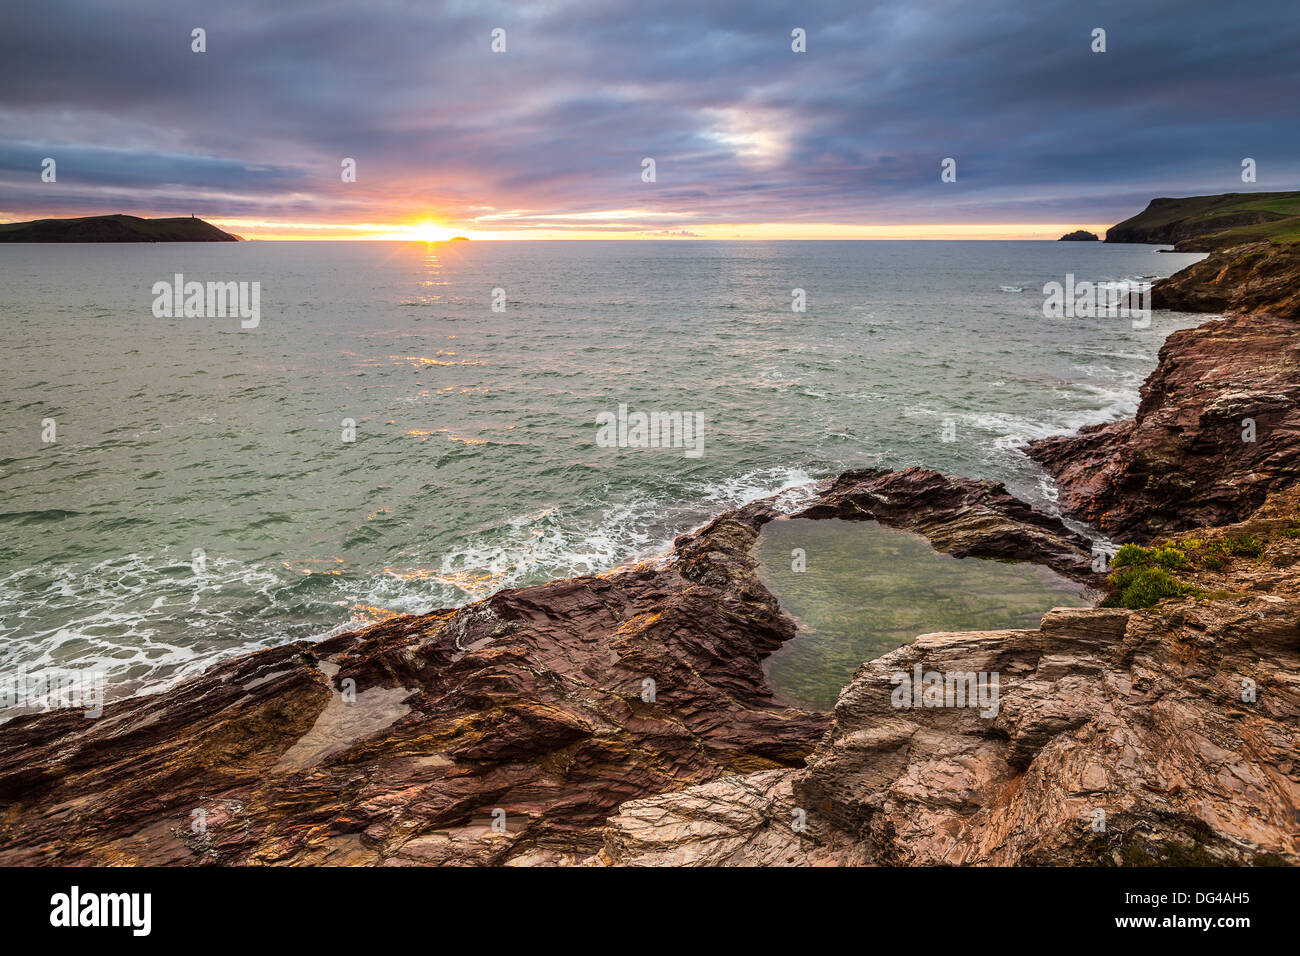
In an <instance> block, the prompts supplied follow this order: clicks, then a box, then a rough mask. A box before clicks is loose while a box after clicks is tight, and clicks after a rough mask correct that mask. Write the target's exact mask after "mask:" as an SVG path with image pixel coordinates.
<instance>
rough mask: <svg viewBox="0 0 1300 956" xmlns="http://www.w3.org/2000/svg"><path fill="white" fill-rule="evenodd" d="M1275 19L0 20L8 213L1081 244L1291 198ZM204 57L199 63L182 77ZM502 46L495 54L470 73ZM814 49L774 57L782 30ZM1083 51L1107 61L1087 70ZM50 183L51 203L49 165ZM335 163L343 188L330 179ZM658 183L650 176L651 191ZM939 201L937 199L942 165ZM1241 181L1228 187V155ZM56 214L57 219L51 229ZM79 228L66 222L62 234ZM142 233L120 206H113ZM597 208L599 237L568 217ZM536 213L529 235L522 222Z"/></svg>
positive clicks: (506, 9)
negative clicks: (788, 227) (893, 232)
mask: <svg viewBox="0 0 1300 956" xmlns="http://www.w3.org/2000/svg"><path fill="white" fill-rule="evenodd" d="M1294 10H1295V8H1294V5H1293V4H1292V3H1289V2H1288V3H1282V2H1269V3H1251V4H1226V3H1222V2H1219V0H1202V2H1172V0H1155V2H1148V3H1142V4H1136V3H1133V2H1132V0H1127V2H1115V3H1109V2H1107V3H1095V4H1091V5H1089V4H1080V3H1078V2H1077V0H1068V2H1067V0H1036V2H1034V3H1019V2H1018V3H988V4H973V3H968V2H963V3H957V2H948V0H898V2H892V0H891V2H886V3H874V4H873V3H862V2H845V3H822V4H815V5H801V4H776V3H763V2H746V3H721V4H713V3H700V2H698V0H695V2H668V3H656V4H644V5H633V4H609V3H603V2H573V3H552V4H537V5H527V6H522V7H519V8H516V6H515V5H513V4H493V3H484V2H480V0H474V2H454V3H443V4H416V3H369V2H365V3H355V4H352V3H326V4H320V3H302V4H298V3H285V2H281V3H277V4H274V5H262V4H252V3H238V2H236V3H227V4H223V5H221V6H220V7H219V8H211V7H209V5H208V4H206V3H189V2H177V0H168V2H157V3H136V4H131V5H129V6H127V5H123V6H121V7H118V8H112V7H109V6H107V5H104V4H102V3H99V2H94V0H80V2H69V0H55V2H46V3H42V4H22V5H13V4H11V5H8V6H7V7H6V8H5V9H4V11H3V13H0V89H3V90H4V91H5V94H4V97H3V100H2V101H0V210H3V211H5V212H7V213H9V214H11V215H21V214H23V213H30V214H33V215H35V214H40V213H47V214H49V213H53V212H72V211H86V212H91V211H119V210H121V209H123V207H124V206H128V205H133V206H134V209H135V210H139V211H145V212H147V211H150V210H152V211H164V210H166V211H171V210H174V209H178V208H180V209H184V210H186V211H190V210H192V209H197V211H198V212H199V213H200V214H208V215H213V216H218V217H219V216H223V215H224V216H236V215H237V216H244V217H250V218H251V217H265V218H269V219H275V218H285V219H296V220H299V221H302V220H309V219H310V220H320V221H324V222H328V221H367V222H384V221H389V222H391V221H394V220H396V219H402V218H405V217H406V216H407V215H408V213H409V214H415V213H418V212H420V211H427V210H435V211H438V212H440V213H441V214H444V215H445V216H446V217H448V218H452V219H456V220H458V221H465V222H469V221H472V220H475V219H476V218H478V217H483V216H487V217H493V218H489V219H486V220H483V225H484V228H494V227H497V226H502V227H504V225H505V224H507V223H518V224H546V225H548V226H556V227H564V226H566V225H567V226H582V227H584V228H589V227H591V226H593V225H599V224H600V223H601V221H602V220H601V219H600V218H599V216H596V217H594V218H593V217H592V216H591V215H590V214H599V213H601V212H602V211H610V210H615V211H628V210H641V211H648V212H650V213H654V212H662V213H666V214H667V213H672V214H678V215H679V216H683V215H684V218H685V221H682V219H680V218H679V219H678V220H677V221H673V222H667V221H665V220H664V219H662V218H657V217H655V216H653V215H644V214H643V213H635V212H634V213H625V214H624V215H622V216H619V217H611V218H612V219H616V220H617V221H619V222H621V223H622V224H624V225H625V226H633V227H637V228H641V227H644V228H647V229H653V230H654V231H665V232H666V231H669V230H680V229H682V228H683V227H687V226H692V225H695V224H706V223H710V222H782V221H784V222H801V221H802V222H844V223H853V222H863V223H872V222H891V223H907V222H916V223H925V222H1033V221H1049V222H1050V221H1074V220H1078V221H1081V222H1100V221H1111V220H1115V219H1118V218H1122V217H1123V216H1124V215H1127V214H1129V213H1131V212H1133V211H1135V208H1137V207H1140V206H1141V205H1142V204H1144V203H1145V201H1146V199H1148V198H1150V196H1151V195H1152V194H1184V193H1190V192H1203V191H1230V190H1233V189H1241V188H1260V189H1265V188H1274V189H1277V188H1294V187H1295V186H1296V185H1297V184H1298V183H1300V162H1297V158H1296V157H1297V146H1298V145H1300V132H1298V128H1297V124H1296V122H1295V119H1296V116H1295V113H1296V106H1295V90H1296V89H1297V88H1298V84H1297V81H1298V80H1300V57H1297V56H1296V55H1295V50H1296V49H1297V48H1300V42H1298V41H1300V17H1297V16H1296V14H1295V12H1294ZM196 26H198V27H203V28H205V29H206V31H207V47H208V52H207V53H205V54H202V55H199V54H194V53H192V52H191V51H190V31H191V29H192V28H194V27H196ZM494 27H502V28H504V29H505V30H506V31H507V42H508V52H507V53H505V54H503V55H494V54H492V53H491V52H490V51H489V42H490V33H491V30H492V29H493V28H494ZM794 27H802V28H804V29H806V30H807V33H808V41H807V42H808V52H807V53H805V54H799V55H796V54H794V53H792V52H791V51H790V31H791V29H792V28H794ZM1094 27H1103V28H1105V29H1106V31H1107V46H1108V51H1107V52H1106V53H1104V54H1094V53H1092V52H1091V50H1090V49H1089V46H1090V33H1091V30H1092V29H1093V28H1094ZM44 156H54V157H55V158H56V159H57V160H58V162H59V181H58V183H57V184H44V183H41V182H40V180H39V161H40V159H41V158H42V157H44ZM345 156H348V157H355V158H356V159H357V161H358V165H359V170H360V173H361V176H360V181H359V182H358V183H356V184H349V185H347V186H343V185H342V184H340V183H339V176H338V170H339V162H340V160H341V158H342V157H345ZM646 156H651V157H654V158H655V160H656V163H657V173H658V181H657V183H656V184H655V186H653V187H648V186H645V185H644V184H643V183H642V182H641V180H640V172H641V159H642V158H643V157H646ZM948 156H951V157H955V158H956V159H957V162H958V182H957V183H956V184H950V185H944V184H941V183H940V181H939V163H940V160H941V159H943V158H944V157H948ZM1246 156H1250V157H1253V158H1255V159H1256V160H1257V161H1258V163H1259V182H1258V184H1257V185H1256V186H1255V187H1248V186H1247V187H1243V186H1242V184H1241V181H1240V178H1239V171H1240V163H1241V160H1242V158H1243V157H1246ZM53 207H61V208H58V209H55V208H53ZM73 207H75V208H73ZM133 211H134V210H133ZM584 214H587V215H584ZM539 217H542V218H539Z"/></svg>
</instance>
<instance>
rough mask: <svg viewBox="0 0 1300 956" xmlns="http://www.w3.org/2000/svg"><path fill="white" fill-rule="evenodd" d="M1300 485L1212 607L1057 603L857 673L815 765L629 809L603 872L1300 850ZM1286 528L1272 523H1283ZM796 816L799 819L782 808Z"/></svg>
mask: <svg viewBox="0 0 1300 956" xmlns="http://www.w3.org/2000/svg"><path fill="white" fill-rule="evenodd" d="M1297 515H1300V493H1297V491H1296V490H1295V489H1293V490H1292V491H1291V492H1289V493H1288V496H1287V497H1285V498H1284V499H1274V500H1273V501H1271V502H1270V504H1269V505H1268V506H1267V507H1266V508H1264V509H1261V511H1260V512H1259V513H1258V515H1257V517H1256V518H1255V519H1252V521H1250V522H1248V523H1246V524H1243V525H1239V526H1235V527H1233V528H1231V529H1229V530H1231V531H1232V532H1233V533H1237V534H1257V535H1258V534H1266V535H1267V534H1272V537H1271V539H1270V544H1269V547H1268V550H1267V552H1266V553H1265V555H1264V556H1263V558H1261V559H1259V560H1242V561H1238V562H1234V564H1233V565H1232V567H1230V568H1229V569H1228V570H1227V571H1226V572H1224V573H1222V574H1219V575H1217V576H1215V577H1214V579H1213V581H1212V582H1211V581H1206V580H1199V581H1197V580H1195V579H1194V581H1195V583H1200V584H1206V585H1208V584H1211V583H1212V584H1213V585H1214V586H1215V587H1216V588H1217V589H1218V593H1217V594H1216V595H1215V597H1214V599H1213V600H1204V599H1202V600H1197V599H1193V598H1188V599H1184V600H1180V601H1170V602H1165V603H1163V604H1161V605H1159V606H1158V607H1156V608H1153V609H1151V610H1148V611H1128V610H1122V609H1107V608H1091V609H1089V608H1069V609H1065V608H1062V609H1057V610H1054V611H1051V612H1049V613H1048V614H1047V615H1045V616H1044V618H1043V621H1042V624H1041V626H1040V627H1039V628H1038V629H1035V630H1007V631H976V632H966V633H943V634H929V635H924V636H922V637H920V638H918V639H917V641H916V642H915V643H913V644H911V645H910V646H907V647H903V648H900V649H898V650H896V651H893V652H891V653H890V654H887V655H885V656H884V657H881V658H878V659H877V660H874V661H870V662H868V663H866V664H864V665H863V666H862V667H861V668H860V669H859V670H858V672H857V674H856V675H855V676H854V678H853V680H852V682H851V683H850V684H849V685H848V687H846V688H845V690H844V691H843V692H842V693H841V695H840V699H839V703H838V705H837V706H836V708H835V722H834V724H833V726H832V728H831V730H830V732H829V733H828V734H827V736H826V738H825V739H824V740H823V742H822V743H821V745H820V746H819V747H818V748H817V750H816V751H815V752H814V753H813V755H812V756H811V757H810V758H809V759H808V765H807V767H806V769H804V770H779V771H770V772H768V773H764V774H757V775H751V776H750V777H747V778H743V779H734V778H724V779H721V780H717V781H713V782H711V783H709V784H705V785H702V786H698V787H694V788H691V789H688V790H685V791H681V792H678V793H672V794H664V795H662V796H658V797H651V798H648V799H643V800H638V801H635V802H632V803H628V804H625V805H624V806H623V808H622V809H621V810H620V812H619V813H618V814H616V815H615V816H614V817H612V818H611V819H610V821H609V824H608V826H607V827H606V830H605V846H604V849H603V850H602V851H601V853H600V854H598V855H597V856H595V857H594V858H593V859H592V861H591V862H594V863H603V864H612V865H658V864H664V863H673V864H682V865H709V866H714V865H743V866H749V865H828V864H831V865H833V864H858V863H874V864H882V865H913V866H914V865H924V866H930V865H954V864H967V865H970V864H976V865H1090V864H1091V865H1096V864H1102V865H1146V864H1184V865H1186V864H1212V865H1224V864H1261V863H1266V864H1273V863H1287V864H1297V863H1300V823H1298V822H1297V821H1298V820H1300V761H1297V760H1296V757H1295V755H1296V753H1297V752H1300V677H1297V675H1298V674H1300V576H1297V574H1296V572H1295V566H1296V564H1297V563H1298V562H1300V538H1296V537H1294V536H1291V535H1289V534H1287V533H1285V532H1287V531H1288V530H1289V529H1291V528H1295V527H1297V526H1300V521H1297ZM1277 532H1282V533H1277ZM917 665H920V668H921V672H922V673H923V674H924V673H927V672H932V673H935V674H939V675H944V676H947V675H957V674H968V673H971V674H979V673H983V674H986V675H992V674H997V675H998V685H997V687H998V694H997V706H996V711H995V712H993V709H992V708H986V709H985V712H983V713H982V712H981V710H980V709H979V708H978V707H966V706H953V704H956V703H957V701H956V700H954V699H951V698H949V699H946V700H945V699H942V698H936V699H938V700H940V701H941V702H942V703H943V704H945V706H934V707H927V706H921V707H916V706H899V704H900V703H901V704H914V703H915V698H914V697H913V696H912V695H911V694H904V695H903V696H902V697H901V698H899V697H897V696H896V692H897V690H898V687H899V686H900V684H901V683H902V681H901V678H902V677H903V676H904V675H906V676H907V677H909V678H911V677H914V676H915V674H916V671H915V670H914V668H915V667H916V666H917ZM799 810H802V811H803V812H804V820H805V822H806V829H805V830H804V831H803V832H795V831H794V830H793V829H792V828H791V826H790V821H791V819H792V815H793V814H795V813H796V812H797V811H799Z"/></svg>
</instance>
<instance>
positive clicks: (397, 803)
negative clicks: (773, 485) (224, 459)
mask: <svg viewBox="0 0 1300 956" xmlns="http://www.w3.org/2000/svg"><path fill="white" fill-rule="evenodd" d="M794 511H795V513H796V514H798V515H800V516H805V517H810V518H815V517H829V516H832V515H835V516H842V517H846V518H850V519H863V520H878V521H881V522H884V523H886V524H891V525H895V526H898V527H904V528H910V529H912V530H915V531H917V532H918V533H921V534H925V535H927V536H929V537H930V538H931V539H932V540H933V542H934V544H935V546H936V547H937V548H939V549H940V550H943V551H946V552H949V553H952V554H954V555H959V556H960V555H967V554H969V555H984V556H988V557H1003V558H1016V559H1027V560H1037V561H1040V562H1042V563H1044V564H1046V565H1050V566H1052V567H1055V568H1056V569H1058V570H1059V571H1061V572H1062V573H1065V574H1069V575H1071V576H1073V577H1075V578H1077V579H1079V580H1084V581H1091V580H1092V579H1093V577H1092V572H1091V570H1090V564H1089V554H1088V550H1087V548H1088V544H1087V542H1086V541H1085V540H1084V539H1082V538H1080V537H1078V536H1076V535H1075V534H1073V533H1072V532H1070V531H1069V530H1067V529H1066V528H1065V526H1064V525H1062V524H1061V523H1060V522H1059V521H1057V520H1056V519H1052V518H1047V517H1045V516H1043V515H1040V514H1037V513H1035V512H1034V511H1033V510H1032V509H1030V508H1029V507H1028V506H1026V505H1024V504H1023V503H1022V502H1019V501H1017V500H1016V499H1015V498H1013V497H1012V496H1011V495H1009V494H1007V492H1006V491H1005V490H1004V489H1003V488H1002V487H1001V486H999V485H993V484H989V483H987V482H978V481H967V480H962V479H953V478H948V477H946V476H943V475H940V474H938V473H936V472H932V471H926V470H923V469H909V470H908V471H904V472H887V471H870V472H854V473H850V474H847V475H844V476H841V477H840V478H839V479H838V480H836V481H834V482H830V483H827V484H826V485H824V486H822V487H821V488H817V489H812V490H811V491H810V492H809V495H808V497H807V499H806V500H804V501H803V502H802V503H801V504H800V505H799V506H798V507H797V508H794ZM780 514H781V511H780V510H779V509H778V502H775V501H760V502H756V503H754V504H752V505H749V506H746V507H745V508H742V509H740V510H738V511H734V512H729V513H727V514H725V515H722V516H720V517H718V518H716V519H715V520H713V521H712V522H710V523H709V524H708V525H706V526H705V527H704V528H702V529H700V530H699V531H697V532H696V533H694V534H691V535H687V536H685V537H683V538H681V539H679V541H678V542H677V544H676V546H675V548H674V550H673V552H672V554H671V555H669V556H667V557H666V558H665V559H664V560H662V561H660V562H655V563H650V564H643V565H638V566H636V567H628V568H622V569H619V570H617V571H614V572H611V573H609V574H604V575H598V576H594V577H582V578H574V579H571V580H565V581H555V582H552V583H550V584H546V585H542V586H538V587H532V588H523V589H513V590H507V591H502V592H500V593H498V594H497V595H495V596H493V597H491V598H489V599H487V600H484V601H480V602H477V603H474V604H470V605H468V606H466V607H463V608H460V609H458V610H444V611H436V612H433V613H431V614H427V615H423V616H419V617H401V618H397V619H395V620H391V621H388V622H385V623H383V624H379V625H376V626H374V627H371V628H368V629H366V630H363V631H359V632H356V633H353V634H347V635H343V636H341V637H336V638H333V639H332V640H328V641H325V642H323V643H317V644H311V643H298V644H293V645H289V646H284V647H278V648H274V649H271V650H267V651H263V652H261V653H256V654H251V655H248V656H244V657H240V658H237V659H234V660H231V661H227V662H225V663H222V664H219V665H217V666H215V667H213V668H211V669H210V670H208V671H207V672H205V673H204V674H202V675H201V676H199V677H197V678H194V679H192V680H189V681H187V682H185V683H183V684H181V685H179V686H177V687H175V688H173V689H172V690H169V691H167V692H165V693H162V694H159V695H155V696H146V697H136V698H131V699H128V700H124V701H121V702H119V703H116V704H111V705H109V706H108V707H106V708H105V711H104V715H103V716H102V717H101V718H98V719H87V718H85V717H83V716H82V714H81V713H80V712H69V711H60V712H55V713H51V714H43V715H32V716H24V717H19V718H16V719H15V720H13V721H11V722H10V723H8V724H6V725H5V726H4V729H3V733H0V863H4V864H36V863H43V864H48V863H72V864H86V863H102V864H116V863H158V864H205V863H222V864H231V863H331V864H334V863H340V864H342V863H348V864H350V863H387V864H395V865H396V864H444V863H455V864H469V863H480V864H481V863H556V862H576V861H578V860H580V859H583V858H585V857H587V856H590V855H591V854H593V853H595V852H596V851H598V850H599V849H600V848H601V847H602V846H603V844H604V827H605V823H606V820H607V819H608V818H609V817H611V816H613V815H614V814H615V813H616V812H617V811H618V809H619V806H620V805H621V804H623V803H624V802H625V801H630V800H635V799H638V798H644V797H649V796H652V795H655V794H660V793H664V792H666V791H678V790H682V789H685V788H689V787H691V786H693V785H698V784H705V783H710V782H713V781H717V780H719V779H723V778H726V777H728V776H736V775H745V776H748V775H750V774H754V773H762V772H765V771H768V770H779V769H784V768H793V767H798V766H802V764H803V761H804V759H805V758H806V756H807V755H808V754H809V753H810V752H811V751H812V749H813V748H814V747H815V746H816V745H817V743H818V741H819V740H820V739H821V737H822V736H823V734H824V733H825V731H826V729H827V727H828V726H829V724H830V717H829V715H826V714H821V713H807V712H804V711H801V710H798V709H796V708H792V707H789V706H785V705H784V704H783V703H782V702H781V701H779V700H777V699H776V698H775V697H774V695H773V693H772V691H771V689H770V688H769V687H768V686H767V683H766V679H765V677H764V675H763V670H762V660H763V658H764V657H766V656H767V655H768V654H769V653H771V652H772V651H773V650H775V649H776V648H777V647H779V646H780V644H781V643H782V642H783V641H785V640H788V639H789V638H790V637H792V636H793V634H794V625H793V623H792V622H791V621H790V620H788V619H787V618H786V617H785V616H784V615H782V614H781V612H780V610H779V608H778V606H777V603H776V600H775V599H774V598H773V597H772V595H771V594H770V593H768V592H767V591H766V590H765V589H764V587H763V586H762V584H761V583H760V582H759V580H758V578H757V576H756V574H755V569H756V561H755V559H754V558H753V557H752V556H751V555H750V550H751V548H752V546H753V544H754V542H755V539H756V537H757V533H758V532H757V529H758V528H760V527H761V526H762V525H763V524H764V523H766V522H768V521H771V520H775V519H776V518H777V517H779V515H780Z"/></svg>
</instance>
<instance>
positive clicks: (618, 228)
mask: <svg viewBox="0 0 1300 956" xmlns="http://www.w3.org/2000/svg"><path fill="white" fill-rule="evenodd" d="M209 221H210V222H212V223H213V225H215V226H217V227H218V228H220V229H224V230H226V231H227V232H232V233H236V234H237V235H240V236H243V237H244V238H245V239H258V240H266V241H285V240H313V241H338V240H351V241H357V240H363V241H380V242H383V241H387V242H447V241H449V240H451V239H452V238H453V237H457V236H464V237H465V238H467V239H471V240H480V241H482V240H489V241H491V240H532V241H544V240H554V239H569V240H573V239H578V240H610V239H614V240H618V239H635V240H645V239H658V240H664V241H671V240H675V239H723V240H727V239H730V240H736V239H739V240H782V239H832V240H833V239H926V240H944V239H986V240H1015V239H1053V240H1054V239H1059V238H1060V237H1061V236H1063V235H1065V234H1066V233H1068V232H1073V231H1074V230H1076V229H1086V230H1088V231H1089V232H1094V233H1096V234H1097V235H1098V236H1103V237H1104V236H1105V233H1106V230H1107V229H1108V228H1110V226H1109V224H1098V223H1091V224H1090V223H1078V222H1068V223H942V224H939V223H933V224H924V225H919V224H871V225H865V224H860V223H785V222H776V223H708V224H690V225H682V226H681V228H680V229H668V230H661V229H637V228H633V227H629V226H622V225H619V224H617V223H613V224H610V225H607V226H605V227H603V228H602V227H601V226H599V225H592V226H585V225H584V226H582V227H576V228H557V227H547V226H519V227H516V228H513V229H510V228H505V229H502V228H499V227H498V228H492V229H476V228H460V227H457V226H455V225H449V224H447V223H445V222H439V221H437V220H435V219H428V218H426V219H421V220H419V221H417V222H408V223H391V224H386V223H297V222H275V221H268V220H248V219H226V220H209ZM494 225H495V223H494Z"/></svg>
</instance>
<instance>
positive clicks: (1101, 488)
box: [1026, 315, 1300, 540]
mask: <svg viewBox="0 0 1300 956" xmlns="http://www.w3.org/2000/svg"><path fill="white" fill-rule="evenodd" d="M1297 369H1300V324H1297V323H1296V322H1295V321H1292V320H1290V319H1284V318H1279V317H1276V316H1268V315H1244V316H1234V317H1231V318H1227V319H1224V320H1223V321H1221V322H1208V323H1206V324H1205V325H1202V326H1199V327H1197V328H1194V329H1187V330H1184V331H1180V332H1175V333H1174V334H1173V335H1171V336H1169V338H1168V340H1166V342H1165V344H1164V346H1163V347H1162V348H1161V349H1160V357H1159V365H1158V367H1157V368H1156V371H1155V372H1153V373H1152V374H1151V376H1150V377H1149V378H1148V379H1147V381H1146V383H1145V384H1144V385H1143V386H1142V399H1141V403H1140V405H1139V406H1138V411H1137V415H1136V417H1135V418H1133V419H1130V420H1125V421H1119V422H1110V423H1107V424H1103V425H1093V426H1090V427H1086V428H1083V429H1080V431H1079V432H1078V434H1075V435H1069V436H1064V437H1061V438H1049V439H1046V440H1043V441H1038V442H1034V443H1032V444H1030V445H1029V446H1028V447H1027V449H1026V452H1027V454H1028V455H1029V456H1030V457H1031V458H1033V459H1035V460H1036V461H1038V462H1041V463H1042V465H1043V466H1044V467H1045V468H1046V469H1047V470H1048V471H1049V472H1051V474H1052V475H1053V477H1054V478H1055V479H1056V482H1057V485H1058V487H1059V489H1060V498H1059V505H1060V507H1061V510H1062V511H1063V512H1065V513H1066V514H1068V515H1071V516H1073V517H1075V518H1078V519H1080V520H1082V521H1086V522H1089V523H1091V524H1094V525H1096V526H1097V527H1099V528H1101V529H1102V531H1104V532H1105V533H1106V534H1108V535H1110V536H1112V537H1114V538H1115V539H1117V540H1145V539H1149V538H1151V537H1153V536H1156V535H1160V534H1165V533H1168V532H1171V531H1178V530H1183V529H1189V528H1196V527H1202V526H1213V525H1220V524H1224V523H1227V522H1231V521H1237V520H1240V519H1242V518H1244V517H1245V516H1247V515H1249V514H1250V513H1251V512H1252V511H1253V510H1254V509H1255V508H1257V507H1259V506H1260V505H1261V504H1262V503H1263V501H1264V499H1265V497H1266V496H1267V495H1268V494H1269V493H1270V492H1272V491H1276V490H1280V489H1283V488H1286V487H1289V486H1290V485H1291V484H1293V483H1294V482H1295V481H1296V480H1297V478H1298V477H1300V375H1298V374H1297ZM1247 439H1249V440H1247Z"/></svg>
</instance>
